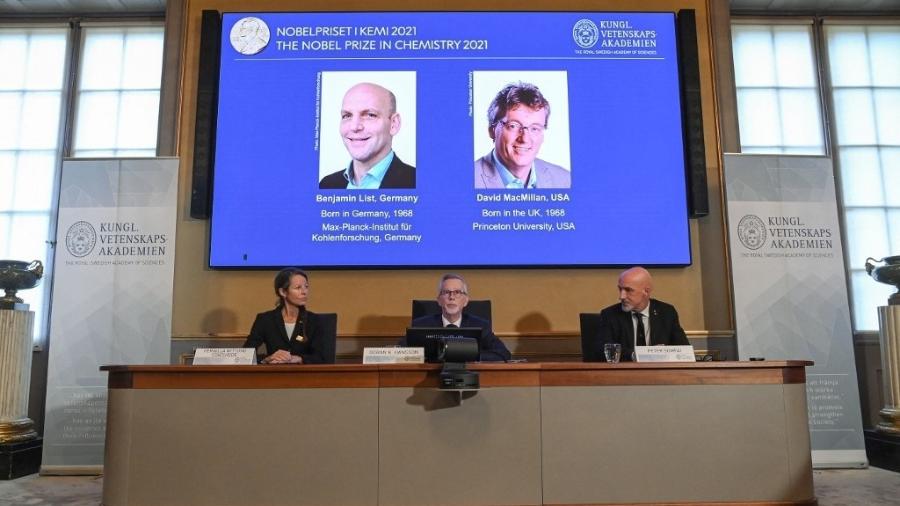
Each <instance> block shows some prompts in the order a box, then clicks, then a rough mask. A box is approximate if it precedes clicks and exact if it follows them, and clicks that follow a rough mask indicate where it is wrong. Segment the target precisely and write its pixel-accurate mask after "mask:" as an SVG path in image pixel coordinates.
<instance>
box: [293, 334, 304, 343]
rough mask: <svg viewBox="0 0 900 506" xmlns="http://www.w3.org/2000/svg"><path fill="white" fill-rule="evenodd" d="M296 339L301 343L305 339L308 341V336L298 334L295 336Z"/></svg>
mask: <svg viewBox="0 0 900 506" xmlns="http://www.w3.org/2000/svg"><path fill="white" fill-rule="evenodd" d="M294 339H296V340H297V342H300V343H302V342H303V341H306V337H305V336H304V335H303V334H297V337H295V338H294Z"/></svg>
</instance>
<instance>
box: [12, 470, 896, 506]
mask: <svg viewBox="0 0 900 506" xmlns="http://www.w3.org/2000/svg"><path fill="white" fill-rule="evenodd" d="M813 479H814V481H815V486H816V497H817V498H818V499H819V506H896V505H898V504H900V473H893V472H891V471H885V470H884V469H879V468H877V467H870V468H868V469H852V470H849V469H841V470H827V471H815V472H814V473H813ZM102 489H103V478H101V477H94V476H90V477H89V476H42V477H39V476H37V475H32V476H26V477H24V478H19V479H18V480H12V481H0V505H4V506H6V505H9V506H48V505H54V506H56V505H65V506H97V505H99V504H100V495H101V491H102Z"/></svg>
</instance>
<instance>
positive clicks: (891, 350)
mask: <svg viewBox="0 0 900 506" xmlns="http://www.w3.org/2000/svg"><path fill="white" fill-rule="evenodd" d="M878 328H879V336H880V340H881V371H882V372H881V383H882V386H883V387H884V408H882V409H881V411H879V412H878V414H879V415H880V416H881V422H879V423H878V426H877V427H876V428H875V430H877V431H878V432H882V433H885V434H892V435H894V436H900V305H890V306H880V307H879V308H878Z"/></svg>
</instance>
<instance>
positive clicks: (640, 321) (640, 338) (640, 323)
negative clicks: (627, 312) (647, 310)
mask: <svg viewBox="0 0 900 506" xmlns="http://www.w3.org/2000/svg"><path fill="white" fill-rule="evenodd" d="M632 314H633V315H634V317H635V318H637V346H647V340H646V339H645V337H644V315H642V314H641V313H638V312H637V311H635V312H634V313H632Z"/></svg>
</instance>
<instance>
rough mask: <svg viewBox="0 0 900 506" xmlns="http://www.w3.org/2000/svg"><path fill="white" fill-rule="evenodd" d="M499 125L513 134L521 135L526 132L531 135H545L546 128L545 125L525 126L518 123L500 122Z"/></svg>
mask: <svg viewBox="0 0 900 506" xmlns="http://www.w3.org/2000/svg"><path fill="white" fill-rule="evenodd" d="M497 123H499V124H501V125H503V129H504V130H506V131H507V132H509V133H511V134H516V135H521V134H523V133H525V132H528V133H530V134H531V135H543V134H544V126H543V125H538V124H534V125H528V126H525V125H523V124H521V123H519V122H518V121H503V120H500V121H498V122H497Z"/></svg>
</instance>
